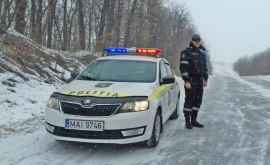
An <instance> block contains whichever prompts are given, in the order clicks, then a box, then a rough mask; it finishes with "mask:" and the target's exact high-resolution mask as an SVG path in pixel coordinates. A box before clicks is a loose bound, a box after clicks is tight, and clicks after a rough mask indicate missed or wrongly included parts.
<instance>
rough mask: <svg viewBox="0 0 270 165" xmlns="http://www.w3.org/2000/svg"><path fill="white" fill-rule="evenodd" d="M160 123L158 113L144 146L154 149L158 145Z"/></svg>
mask: <svg viewBox="0 0 270 165" xmlns="http://www.w3.org/2000/svg"><path fill="white" fill-rule="evenodd" d="M161 123H162V121H161V115H160V113H159V112H158V113H157V114H156V117H155V122H154V126H153V131H152V136H151V138H150V139H149V140H147V141H146V145H147V146H148V147H156V146H157V145H158V143H159V139H160V134H161Z"/></svg>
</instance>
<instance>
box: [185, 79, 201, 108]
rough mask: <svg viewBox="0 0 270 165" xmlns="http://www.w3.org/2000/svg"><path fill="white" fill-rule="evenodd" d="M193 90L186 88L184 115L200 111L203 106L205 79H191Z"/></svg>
mask: <svg viewBox="0 0 270 165" xmlns="http://www.w3.org/2000/svg"><path fill="white" fill-rule="evenodd" d="M190 83H191V89H187V88H186V87H185V95H186V97H185V104H184V113H185V112H192V111H199V109H200V107H201V105H202V99H203V90H204V89H203V78H202V77H192V78H191V82H190Z"/></svg>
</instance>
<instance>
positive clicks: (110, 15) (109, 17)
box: [104, 0, 116, 47]
mask: <svg viewBox="0 0 270 165" xmlns="http://www.w3.org/2000/svg"><path fill="white" fill-rule="evenodd" d="M115 2H116V1H115V0H110V1H109V5H108V12H107V13H106V25H105V27H106V28H105V35H104V39H105V40H104V45H105V47H108V46H111V40H112V31H113V27H114V8H115Z"/></svg>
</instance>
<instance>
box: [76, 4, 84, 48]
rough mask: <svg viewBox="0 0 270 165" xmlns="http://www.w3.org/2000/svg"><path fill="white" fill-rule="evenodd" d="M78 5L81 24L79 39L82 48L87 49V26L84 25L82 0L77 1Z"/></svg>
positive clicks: (79, 22)
mask: <svg viewBox="0 0 270 165" xmlns="http://www.w3.org/2000/svg"><path fill="white" fill-rule="evenodd" d="M77 5H78V24H79V41H80V48H81V49H85V26H84V14H83V13H84V11H83V2H82V0H78V1H77Z"/></svg>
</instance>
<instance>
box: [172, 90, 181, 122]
mask: <svg viewBox="0 0 270 165" xmlns="http://www.w3.org/2000/svg"><path fill="white" fill-rule="evenodd" d="M179 103H180V94H179V95H178V100H177V103H176V108H175V110H174V112H173V113H172V115H171V116H170V120H176V119H178V117H179Z"/></svg>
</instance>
